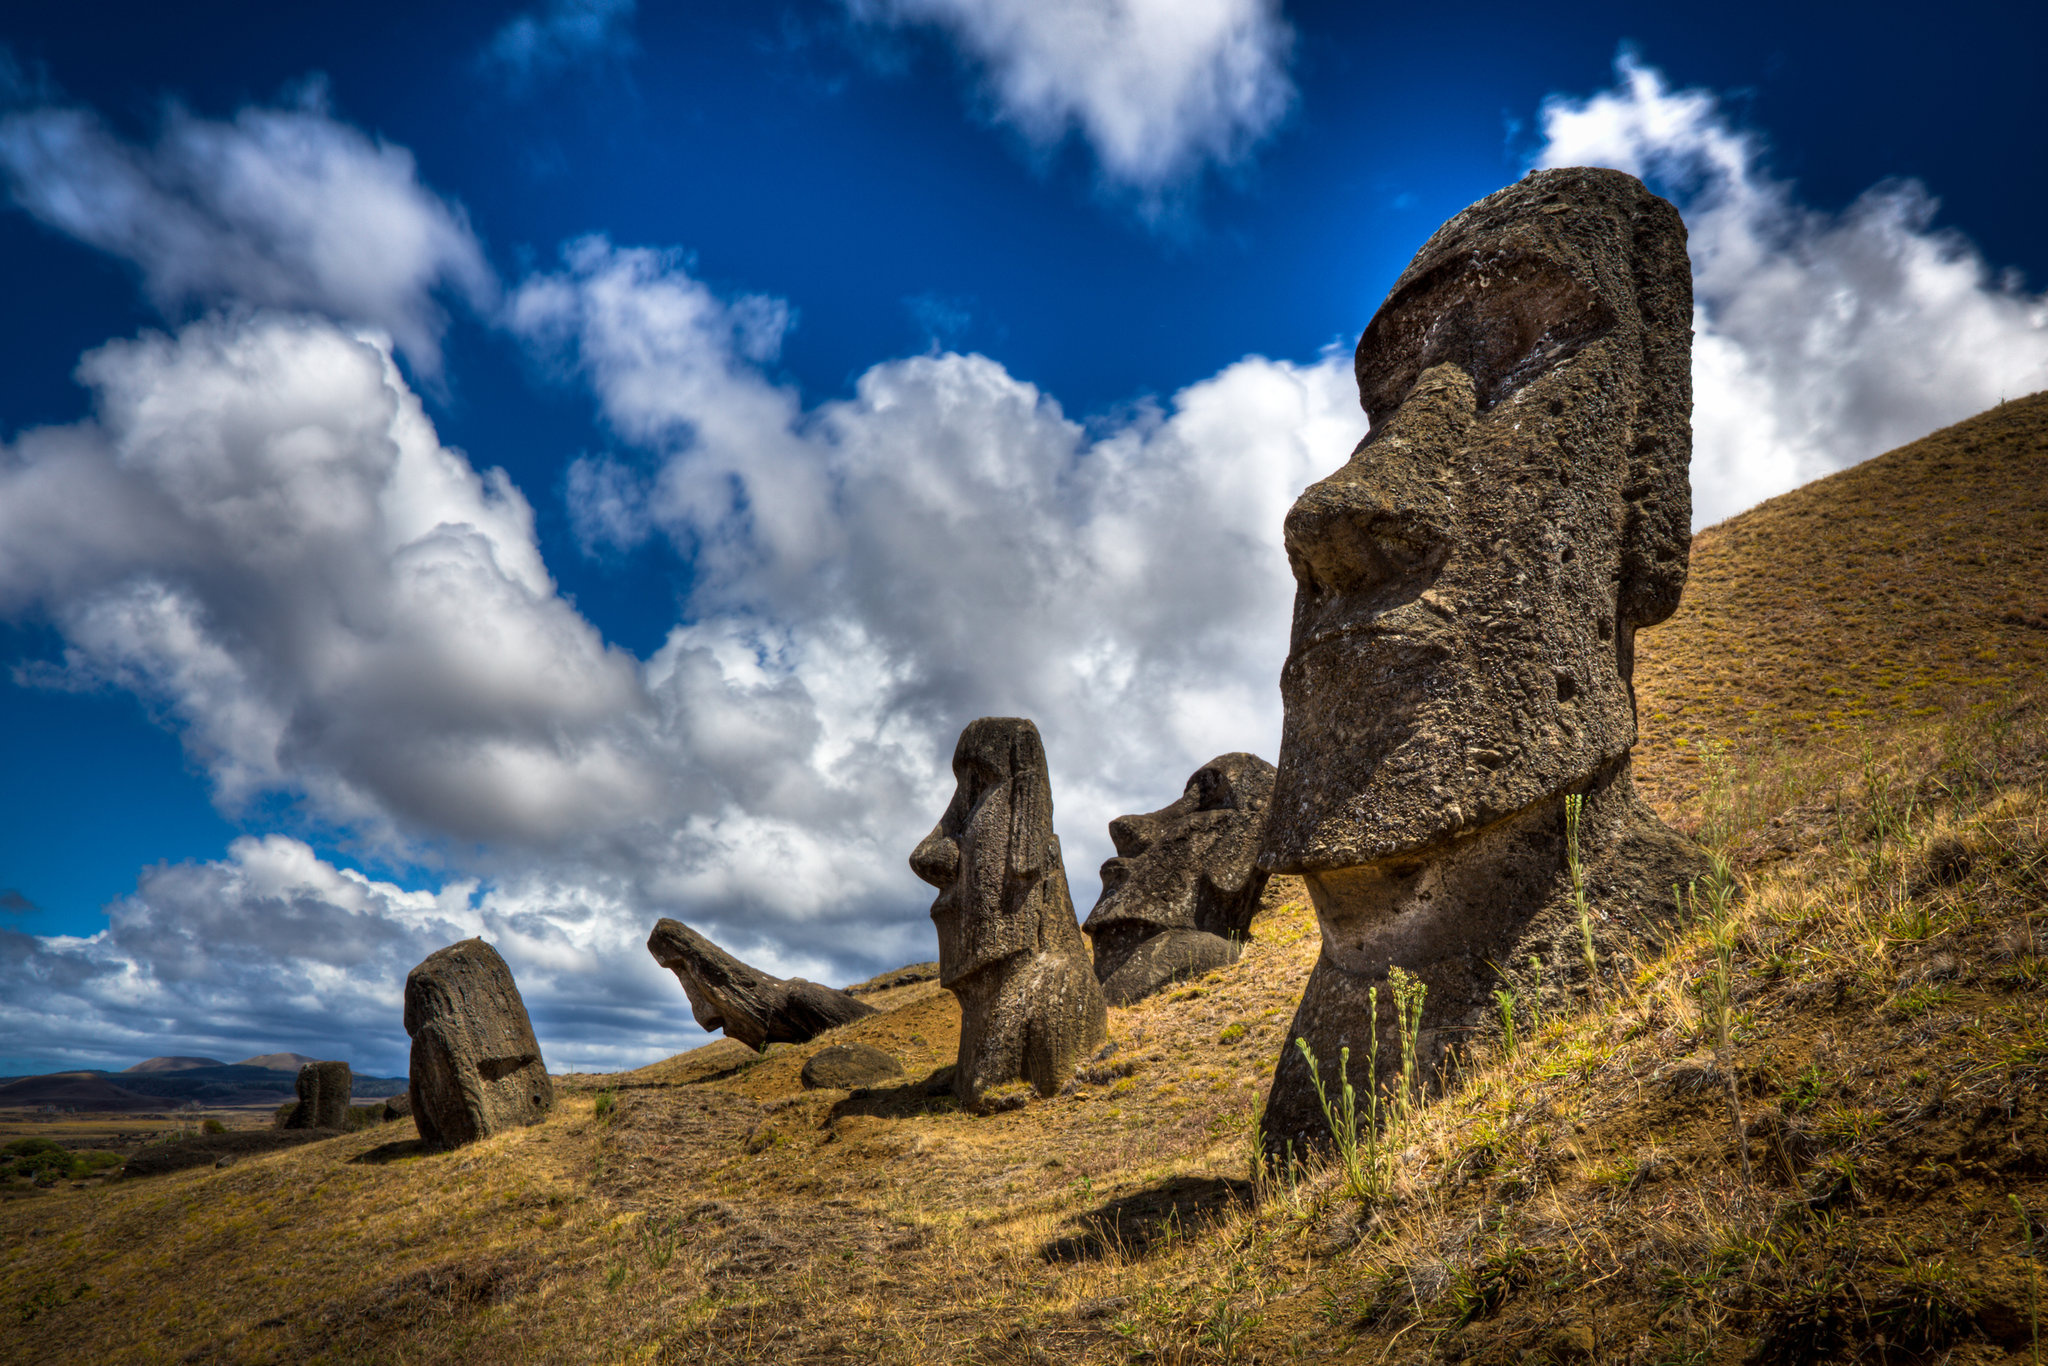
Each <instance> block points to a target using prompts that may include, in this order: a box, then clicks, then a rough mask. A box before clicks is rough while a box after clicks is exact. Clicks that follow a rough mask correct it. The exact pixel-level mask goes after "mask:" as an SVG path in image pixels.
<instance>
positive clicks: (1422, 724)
mask: <svg viewBox="0 0 2048 1366" xmlns="http://www.w3.org/2000/svg"><path fill="white" fill-rule="evenodd" d="M1691 324H1692V276H1691V272H1690V267H1689V265H1688V262H1687V258H1686V252H1685V228H1684V225H1683V224H1682V223H1681V221H1680V220H1679V217H1678V213H1677V211H1676V210H1675V209H1673V208H1672V207H1671V206H1670V205H1669V204H1668V203H1666V202H1665V201H1664V200H1662V199H1659V198H1658V197H1657V196H1655V195H1653V194H1651V193H1650V192H1649V191H1648V190H1647V189H1645V188H1644V187H1643V185H1642V183H1641V182H1640V181H1638V180H1636V179H1635V178H1634V177H1632V176H1628V175H1624V174H1622V173H1621V172H1618V171H1605V170H1588V169H1569V170H1552V171H1538V172H1535V173H1533V174H1531V175H1530V176H1529V177H1528V178H1527V179H1525V180H1523V181H1521V182H1520V183H1518V184H1515V185H1512V186H1510V187H1508V188H1507V189H1505V190H1502V191H1500V192H1499V193H1497V194H1493V195H1489V196H1488V197H1486V198H1485V199H1483V200H1481V201H1480V202H1478V203H1477V204H1474V205H1473V206H1472V207H1471V208H1469V209H1466V210H1465V211H1464V212H1463V213H1461V214H1459V215H1458V216H1457V217H1456V218H1453V219H1452V220H1451V221H1450V222H1448V223H1446V224H1445V225H1444V226H1443V227H1442V228H1440V229H1439V230H1438V231H1437V232H1436V234H1435V235H1434V236H1433V237H1431V238H1430V239H1429V241H1428V242H1427V243H1425V244H1424V246H1423V248H1422V250H1421V251H1420V252H1418V253H1417V254H1416V257H1415V260H1414V261H1413V262H1412V263H1411V264H1410V265H1409V267H1408V269H1407V270H1406V271H1404V272H1403V273H1402V275H1401V277H1400V279H1399V280H1398V281H1396V282H1395V285H1394V288H1393V290H1392V292H1391V293H1390V294H1389V295H1388V297H1387V300H1386V302H1385V303H1384V304H1382V305H1381V306H1380V309H1379V312H1378V313H1376V314H1375V315H1374V316H1373V319H1372V322H1371V324H1370V325H1369V326H1368V327H1367V328H1366V329H1365V333H1364V335H1363V336H1362V337H1360V339H1359V342H1358V352H1357V358H1356V366H1355V368H1356V372H1357V376H1358V392H1359V401H1360V403H1361V404H1362V405H1363V406H1364V408H1365V409H1366V412H1367V413H1368V414H1369V415H1370V417H1371V430H1370V432H1369V434H1368V435H1367V436H1366V438H1365V440H1364V441H1363V442H1361V443H1360V444H1359V446H1358V449H1357V450H1356V451H1354V452H1353V453H1352V456H1351V459H1350V461H1349V463H1347V464H1346V465H1345V466H1344V468H1343V469H1341V470H1339V471H1337V473H1335V474H1333V475H1331V476H1330V477H1329V478H1327V479H1325V480H1323V481H1322V482H1320V483H1318V484H1314V485H1311V486H1310V487H1309V489H1308V490H1307V491H1306V492H1305V493H1303V494H1302V496H1301V498H1300V499H1299V500H1298V501H1297V502H1296V503H1295V505H1294V507H1293V509H1292V511H1290V512H1289V513H1288V514H1287V522H1286V544H1287V555H1288V561H1289V563H1290V564H1291V565H1292V567H1293V569H1294V575H1295V581H1296V593H1295V603H1294V625H1293V636H1292V639H1291V641H1290V644H1289V652H1288V656H1287V663H1286V665H1285V667H1284V669H1283V671H1282V673H1281V683H1280V688H1281V695H1282V698H1283V700H1284V702H1285V705H1286V722H1285V730H1284V734H1283V738H1282V740H1281V746H1280V764H1279V770H1280V771H1279V777H1278V780H1277V785H1276V791H1275V794H1274V802H1273V816H1272V821H1271V824H1270V826H1269V829H1268V834H1267V840H1266V846H1265V854H1264V856H1263V859H1262V863H1263V866H1264V867H1266V869H1267V870H1268V871H1270V872H1302V873H1311V874H1313V873H1318V872H1322V871H1324V870H1333V869H1344V868H1351V867H1356V866H1359V865H1367V864H1373V863H1376V862H1378V861H1381V860H1385V859H1388V858H1396V857H1400V856H1403V855H1408V854H1412V853H1414V852H1416V851H1420V850H1427V849H1429V848H1432V847H1435V846H1441V845H1444V844H1446V843H1448V842H1450V841H1453V840H1455V839H1457V838H1458V837H1459V836H1460V835H1461V834H1463V833H1465V832H1468V831H1472V830H1477V829H1480V828H1482V827H1484V826H1486V825H1488V824H1490V823H1492V822H1494V821H1497V820H1499V819H1501V818H1502V817H1504V816H1507V815H1510V814H1512V813H1514V812H1516V811H1520V810H1522V809H1524V808H1526V807H1528V806H1530V805H1531V804H1532V803H1535V802H1537V801H1540V800H1542V799H1543V798H1545V797H1549V796H1551V795H1553V794H1557V793H1560V792H1563V791H1565V790H1566V789H1568V788H1571V787H1573V786H1574V785H1575V784H1580V783H1583V782H1584V781H1585V780H1586V779H1587V778H1588V776H1589V775H1591V774H1593V773H1595V772H1596V771H1598V770H1600V769H1601V767H1602V766H1603V765H1606V764H1609V763H1611V762H1612V761H1614V760H1616V759H1619V758H1620V757H1622V756H1624V755H1626V754H1627V753H1628V750H1629V747H1630V746H1631V745H1632V744H1633V743H1634V741H1635V706H1634V695H1633V691H1632V688H1631V682H1630V675H1631V672H1632V669H1633V665H1634V637H1635V632H1636V631H1637V629H1638V628H1640V627H1643V626H1647V625H1651V624H1653V623H1655V622H1658V621H1662V620H1663V619H1664V618H1665V617H1667V616H1669V615H1670V614H1671V612H1672V610H1673V609H1674V608H1675V607H1676V606H1677V604H1678V595H1679V590H1680V588H1681V587H1682V586H1683V585H1684V582H1685V572H1686V557H1687V551H1688V548H1689V545H1690V534H1689V533H1690V526H1689V524H1690V521H1691V515H1692V496H1691V486H1690V484H1689V482H1688V480H1687V466H1688V462H1689V460H1690V458H1691V449H1692V437H1691V408H1692V387H1691V370H1690V358H1691Z"/></svg>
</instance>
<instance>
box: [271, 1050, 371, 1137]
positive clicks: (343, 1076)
mask: <svg viewBox="0 0 2048 1366" xmlns="http://www.w3.org/2000/svg"><path fill="white" fill-rule="evenodd" d="M354 1082H355V1079H354V1078H353V1077H352V1076H351V1075H350V1073H349V1069H348V1064H347V1063H345V1062H309V1063H307V1064H306V1065H305V1066H304V1067H301V1068H300V1069H299V1080H298V1092H299V1103H298V1104H296V1105H294V1106H293V1107H292V1109H291V1113H290V1114H288V1115H286V1116H285V1121H284V1127H285V1128H287V1129H346V1128H347V1127H348V1100H349V1090H350V1088H351V1087H352V1086H353V1085H354Z"/></svg>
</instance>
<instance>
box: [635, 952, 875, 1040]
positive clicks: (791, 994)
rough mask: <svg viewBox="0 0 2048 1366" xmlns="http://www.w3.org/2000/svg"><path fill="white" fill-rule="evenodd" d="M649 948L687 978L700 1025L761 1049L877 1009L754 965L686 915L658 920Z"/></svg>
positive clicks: (685, 983) (685, 982) (679, 976)
mask: <svg viewBox="0 0 2048 1366" xmlns="http://www.w3.org/2000/svg"><path fill="white" fill-rule="evenodd" d="M647 951H648V952H649V953H651V954H653V955H654V961H655V962H657V963H659V964H661V965H662V966H663V967H665V968H667V969H668V970H669V971H671V972H673V973H674V974H675V975H676V980H677V981H678V982H681V983H682V984H683V994H684V995H685V996H687V997H689V998H690V1013H691V1014H692V1015H693V1016H695V1017H696V1020H697V1023H698V1024H699V1025H701V1026H703V1027H704V1028H705V1029H719V1030H723V1031H724V1032H725V1034H726V1037H727V1038H732V1039H738V1040H739V1041H740V1042H741V1043H743V1044H745V1045H746V1046H747V1047H749V1048H751V1049H754V1050H755V1051H757V1052H758V1051H759V1050H761V1049H764V1048H766V1047H767V1046H768V1045H769V1044H771V1043H808V1042H809V1041H810V1040H812V1039H814V1038H816V1037H817V1036H818V1035H820V1034H822V1033H824V1032H825V1031H826V1030H828V1029H836V1028H838V1027H839V1026H840V1025H843V1024H850V1023H852V1022H853V1021H855V1020H858V1019H860V1018H861V1017H863V1016H866V1015H872V1014H874V1013H875V1008H874V1007H873V1006H871V1005H866V1004H863V1003H862V1002H860V1001H856V1000H855V999H854V998H853V997H852V996H849V995H848V994H847V993H845V992H843V991H838V990H835V989H833V988H832V987H821V986H819V985H818V984H817V983H816V982H806V981H805V980H804V979H803V978H801V977H791V978H789V979H787V980H784V979H783V978H780V977H771V976H769V975H768V974H767V973H765V972H762V971H760V970H759V969H758V968H751V967H748V966H747V965H746V964H745V963H742V962H741V961H740V960H739V959H737V958H735V957H733V956H732V955H731V954H729V953H727V952H726V951H725V950H724V949H721V948H720V947H718V945H716V944H714V943H712V942H711V941H710V940H709V939H706V938H705V937H704V936H703V935H701V934H699V933H697V932H696V931H695V930H693V929H691V928H690V927H689V926H688V925H685V924H684V923H683V922H682V921H680V920H668V919H662V920H658V921H656V922H655V925H654V933H652V934H650V935H648V936H647Z"/></svg>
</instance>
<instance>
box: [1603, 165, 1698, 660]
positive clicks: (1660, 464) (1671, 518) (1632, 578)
mask: <svg viewBox="0 0 2048 1366" xmlns="http://www.w3.org/2000/svg"><path fill="white" fill-rule="evenodd" d="M1630 261H1631V264H1632V267H1633V274H1634V280H1633V284H1634V287H1635V301H1636V310H1637V312H1638V314H1639V315H1640V317H1641V319H1642V325H1641V330H1640V335H1641V337H1642V340H1643V354H1642V395H1641V398H1640V400H1639V402H1638V404H1637V409H1636V411H1637V425H1636V432H1635V440H1634V442H1633V443H1632V444H1631V446H1630V449H1629V453H1628V469H1627V472H1626V475H1625V477H1624V480H1623V485H1622V499H1623V502H1624V503H1625V504H1626V510H1625V513H1624V521H1623V524H1622V537H1621V585H1620V589H1621V591H1620V601H1619V602H1618V603H1617V604H1616V606H1617V607H1619V608H1620V612H1621V621H1622V624H1623V625H1624V626H1627V627H1630V628H1634V627H1640V626H1654V625H1656V624H1657V623H1658V622H1660V621H1662V620H1664V619H1665V618H1666V617H1668V616H1670V615H1671V614H1672V612H1674V611H1675V610H1677V607H1678V596H1679V593H1680V591H1681V590H1682V589H1683V588H1684V587H1685V572H1686V564H1687V561H1688V559H1689V558H1690V554H1691V550H1692V481H1691V477H1690V474H1691V465H1692V263H1691V261H1690V260H1689V259H1688V258H1687V256H1686V252H1685V225H1684V224H1683V223H1682V222H1680V221H1679V219H1678V211H1677V210H1676V209H1674V208H1672V207H1671V206H1670V205H1669V204H1667V203H1665V202H1664V201H1663V200H1661V199H1657V198H1655V197H1654V196H1650V195H1647V194H1646V195H1645V196H1644V202H1643V203H1642V204H1641V205H1640V206H1639V208H1638V211H1637V221H1636V223H1635V236H1634V241H1633V243H1632V244H1631V251H1630Z"/></svg>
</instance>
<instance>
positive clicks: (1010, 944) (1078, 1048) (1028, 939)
mask: <svg viewBox="0 0 2048 1366" xmlns="http://www.w3.org/2000/svg"><path fill="white" fill-rule="evenodd" d="M953 777H954V782H955V787H954V790H953V800H952V802H951V803H950V804H949V805H948V806H947V807H946V813H945V815H943V816H941V817H940V818H939V823H938V826H937V827H936V828H935V829H933V831H932V832H931V834H929V835H927V836H926V837H925V839H924V842H923V843H921V844H919V845H918V846H917V849H916V851H915V852H914V853H912V854H911V856H910V867H911V870H912V871H913V872H915V873H916V874H917V875H918V876H919V877H921V878H923V879H924V880H925V881H926V882H929V883H930V884H931V885H932V886H934V887H936V888H938V889H939V894H938V896H937V897H936V898H935V899H934V900H933V901H932V921H933V923H934V924H935V925H936V926H937V927H938V932H939V984H940V985H941V986H943V987H945V988H946V989H947V990H948V991H950V992H952V993H953V994H954V995H955V996H957V997H958V998H959V1000H960V1055H959V1063H958V1065H957V1067H956V1068H955V1070H954V1073H953V1093H954V1094H955V1095H957V1096H958V1097H959V1098H960V1100H961V1101H962V1103H964V1104H966V1105H968V1106H970V1107H974V1108H979V1107H980V1106H981V1105H982V1103H983V1095H984V1093H985V1092H987V1091H989V1090H990V1089H992V1088H994V1087H999V1086H1002V1085H1004V1084H1006V1083H1009V1082H1015V1081H1026V1082H1029V1083H1030V1084H1031V1086H1032V1089H1033V1090H1035V1091H1037V1092H1038V1094H1039V1095H1041V1096H1049V1095H1051V1094H1052V1093H1053V1092H1055V1091H1057V1090H1058V1089H1059V1088H1060V1086H1061V1085H1062V1084H1063V1083H1065V1082H1066V1080H1067V1079H1068V1078H1069V1077H1070V1076H1072V1075H1073V1071H1074V1066H1075V1064H1076V1063H1078V1062H1080V1061H1081V1060H1082V1059H1083V1058H1084V1057H1086V1056H1087V1055H1088V1054H1089V1053H1090V1052H1091V1051H1093V1050H1094V1049H1095V1047H1096V1046H1097V1045H1099V1044H1100V1043H1101V1042H1102V1041H1103V1039H1104V1038H1105V1037H1106V1036H1107V1034H1108V1031H1109V1012H1108V1010H1107V1009H1106V1008H1105V1007H1104V1005H1103V1001H1102V989H1101V988H1100V987H1099V986H1097V985H1096V981H1095V973H1094V971H1093V969H1092V967H1091V965H1090V962H1089V955H1088V946H1087V943H1086V941H1085V940H1084V939H1083V938H1082V937H1081V927H1080V926H1079V925H1078V924H1076V923H1075V920H1074V903H1073V899H1072V897H1071V896H1069V894H1068V892H1067V872H1066V867H1065V865H1064V864H1063V863H1062V862H1061V860H1060V842H1059V837H1058V836H1057V835H1055V834H1054V833H1053V829H1052V780H1051V778H1050V776H1049V775H1048V773H1047V772H1046V764H1045V747H1044V745H1043V744H1042V743H1041V742H1040V741H1039V738H1038V727H1036V726H1034V725H1032V724H1031V722H1029V721H1025V720H1021V719H1018V718H1015V717H1002V716H989V717H983V718H982V719H981V720H979V721H972V722H969V723H968V726H967V728H966V729H965V730H963V731H961V732H960V742H959V744H958V745H957V746H956V747H955V748H954V751H953Z"/></svg>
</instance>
